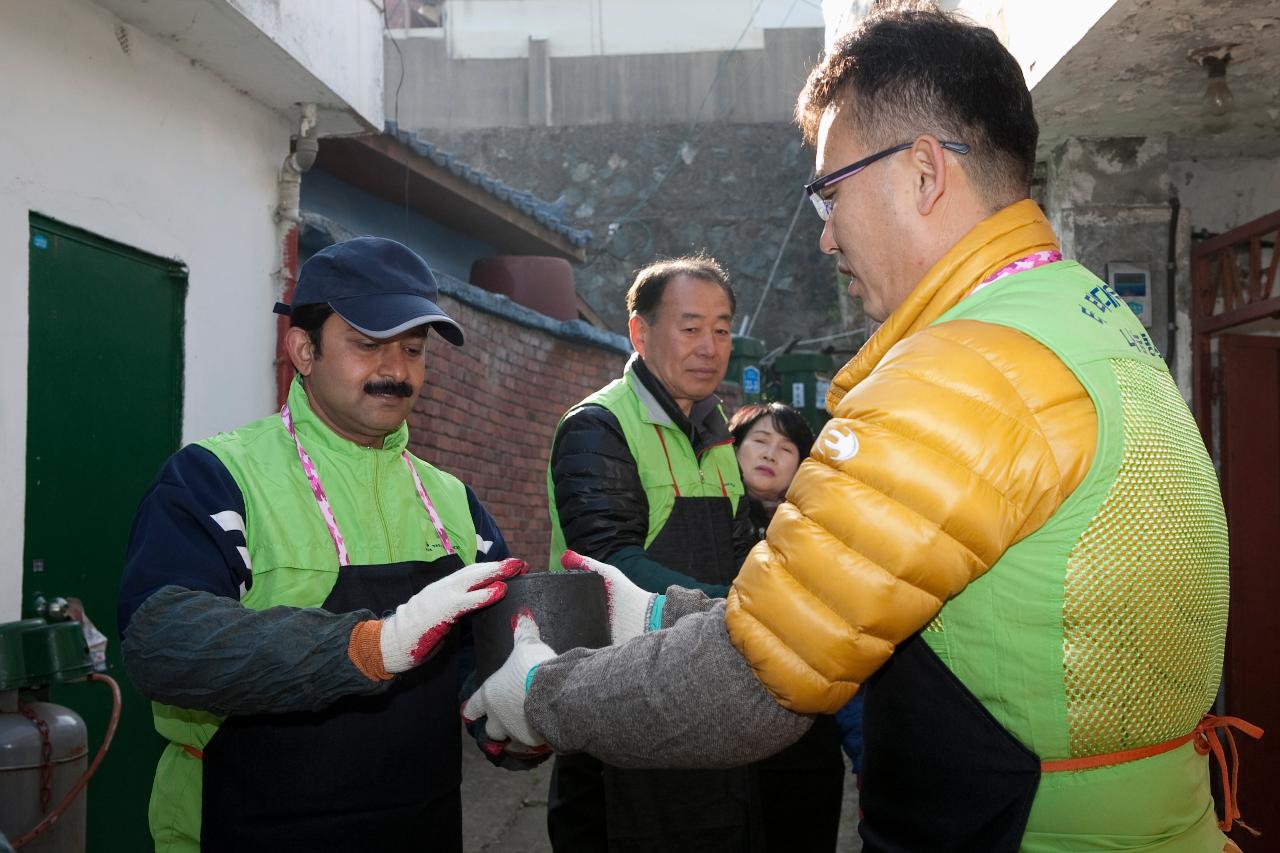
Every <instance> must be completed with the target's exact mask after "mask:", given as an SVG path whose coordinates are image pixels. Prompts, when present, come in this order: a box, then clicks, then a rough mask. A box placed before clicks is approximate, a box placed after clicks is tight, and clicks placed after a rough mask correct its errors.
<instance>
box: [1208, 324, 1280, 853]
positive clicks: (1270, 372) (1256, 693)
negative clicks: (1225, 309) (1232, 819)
mask: <svg viewBox="0 0 1280 853" xmlns="http://www.w3.org/2000/svg"><path fill="white" fill-rule="evenodd" d="M1218 367H1219V370H1220V371H1221V376H1222V395H1221V397H1220V401H1219V405H1220V406H1221V407H1222V408H1221V414H1220V423H1221V425H1222V439H1221V440H1222V451H1221V452H1222V487H1223V498H1224V501H1225V503H1226V509H1227V527H1228V529H1229V533H1230V541H1231V616H1230V622H1229V624H1228V629H1227V662H1226V673H1225V685H1224V693H1225V698H1226V712H1227V713H1228V714H1230V715H1232V716H1236V717H1243V718H1244V719H1246V720H1248V721H1249V722H1251V723H1253V724H1255V725H1258V726H1261V727H1262V728H1263V729H1265V730H1266V731H1267V736H1266V737H1264V738H1263V739H1262V740H1261V741H1255V740H1252V739H1250V738H1247V737H1241V738H1237V739H1236V742H1237V744H1238V745H1239V748H1240V767H1241V769H1240V793H1239V800H1240V812H1241V814H1243V815H1244V819H1245V820H1246V821H1248V823H1249V825H1250V826H1253V827H1254V828H1256V829H1259V830H1262V831H1263V832H1265V833H1267V834H1268V835H1273V834H1274V833H1276V832H1280V666H1278V665H1277V663H1276V656H1275V654H1274V649H1275V647H1276V641H1275V623H1276V605H1277V603H1280V562H1278V560H1277V556H1276V552H1277V548H1278V547H1280V338H1278V337H1268V336H1262V335H1231V334H1224V335H1221V336H1219V338H1218ZM1233 835H1235V836H1236V837H1237V840H1239V841H1240V842H1241V844H1244V843H1246V842H1247V841H1248V840H1249V836H1247V835H1246V834H1243V833H1233Z"/></svg>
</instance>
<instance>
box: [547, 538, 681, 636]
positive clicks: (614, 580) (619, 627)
mask: <svg viewBox="0 0 1280 853" xmlns="http://www.w3.org/2000/svg"><path fill="white" fill-rule="evenodd" d="M560 565H562V566H564V568H565V569H567V570H569V571H571V572H595V573H596V574H598V575H599V576H600V577H601V578H602V579H603V580H604V592H605V596H606V598H607V600H608V602H609V635H610V637H611V639H612V640H613V644H614V645H615V646H616V645H621V644H622V643H625V642H626V641H627V640H630V639H631V638H632V637H638V636H640V635H641V634H643V633H645V632H646V631H649V630H651V627H652V626H651V625H650V624H649V623H650V620H651V619H652V618H653V614H654V609H655V607H656V606H657V604H658V599H659V596H658V595H657V594H656V593H652V592H646V591H645V590H643V589H641V588H640V587H638V586H636V585H635V584H633V583H632V582H631V581H630V580H629V579H628V578H627V576H626V575H624V574H623V573H622V571H621V570H620V569H618V568H616V567H615V566H611V565H609V564H608V563H602V562H600V561H599V560H593V559H591V558H590V557H584V556H582V555H581V554H578V553H575V552H573V551H565V552H564V556H562V557H561V558H560ZM659 612H661V611H659Z"/></svg>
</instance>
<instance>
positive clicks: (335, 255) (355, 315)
mask: <svg viewBox="0 0 1280 853" xmlns="http://www.w3.org/2000/svg"><path fill="white" fill-rule="evenodd" d="M438 298H439V288H438V287H437V286H436V278H435V276H433V275H432V274H431V268H430V267H428V266H427V262H426V261H424V260H423V259H422V258H421V257H420V256H419V255H418V254H417V253H416V252H414V251H413V250H412V249H410V248H409V247H408V246H405V245H403V244H402V243H397V242H396V241H395V240H388V239H386V238H384V237H357V238H355V239H354V240H344V241H343V242H341V243H334V244H333V245H332V246H326V247H325V248H323V249H321V250H320V251H318V252H316V253H315V254H314V255H312V256H311V257H310V258H309V259H308V260H307V262H306V263H305V264H303V265H302V270H301V271H299V273H298V286H297V287H296V288H295V289H294V291H293V301H292V302H291V303H290V304H289V305H285V304H284V303H283V302H277V303H276V307H275V312H276V313H277V314H284V315H285V316H288V315H289V314H290V313H291V312H292V311H293V309H294V308H298V307H300V306H303V305H320V304H327V305H328V306H329V307H330V308H332V309H333V310H334V313H336V314H337V315H338V316H339V317H341V318H342V319H344V320H346V321H347V323H349V324H350V325H351V328H353V329H355V330H356V331H358V332H360V333H361V334H364V335H368V336H369V337H371V338H376V339H378V340H383V339H386V338H392V337H395V336H396V335H398V334H400V333H401V332H404V331H407V330H409V329H412V328H414V327H415V326H421V325H423V324H426V323H429V324H431V325H432V326H433V327H435V330H436V331H437V332H439V333H440V337H442V338H444V339H445V340H446V341H448V342H449V343H451V344H453V345H454V346H462V327H461V326H459V325H458V324H457V323H456V322H454V319H453V318H452V317H450V316H449V315H448V314H446V313H444V311H443V310H442V309H441V308H440V306H439V305H437V304H436V299H438Z"/></svg>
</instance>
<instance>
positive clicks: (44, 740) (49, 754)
mask: <svg viewBox="0 0 1280 853" xmlns="http://www.w3.org/2000/svg"><path fill="white" fill-rule="evenodd" d="M18 710H19V711H21V712H22V716H24V717H26V718H27V719H28V720H30V721H31V722H32V723H34V724H35V727H36V730H37V731H38V732H40V757H41V759H42V763H41V765H40V814H41V815H47V814H48V813H49V801H50V800H51V799H53V744H52V743H51V742H50V741H49V724H48V723H46V722H45V721H44V720H42V719H40V718H39V717H37V716H36V712H35V711H32V710H31V708H30V707H28V706H27V705H22V706H20V707H19V708H18Z"/></svg>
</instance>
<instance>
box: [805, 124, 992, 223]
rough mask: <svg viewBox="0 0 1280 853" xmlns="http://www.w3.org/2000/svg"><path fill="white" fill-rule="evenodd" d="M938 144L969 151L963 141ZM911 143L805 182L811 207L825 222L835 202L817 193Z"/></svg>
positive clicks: (956, 151)
mask: <svg viewBox="0 0 1280 853" xmlns="http://www.w3.org/2000/svg"><path fill="white" fill-rule="evenodd" d="M938 144H939V145H941V146H942V147H943V148H945V149H947V150H948V151H954V152H955V153H957V154H968V153H969V146H968V145H966V144H965V143H963V142H939V143H938ZM912 145H915V142H914V141H912V142H904V143H902V144H901V145H895V146H893V147H892V148H886V149H884V150H883V151H877V152H876V153H875V154H872V155H871V156H870V157H863V158H862V159H861V160H859V161H857V162H856V163H850V164H849V165H848V166H845V167H844V168H843V169H836V170H835V171H834V172H828V173H827V174H825V175H823V176H822V177H820V178H817V179H815V180H814V181H813V183H810V184H806V185H805V188H804V191H805V192H806V193H808V194H809V201H811V202H813V207H814V209H815V210H817V211H818V216H820V217H821V218H822V221H823V222H826V221H827V220H828V219H830V218H831V209H832V208H833V207H835V202H834V201H833V200H831V199H829V198H823V197H822V196H821V195H819V193H821V192H822V191H823V190H825V189H827V188H828V187H831V186H834V185H835V184H838V183H840V182H841V181H843V180H844V179H845V178H848V177H850V176H852V175H856V174H858V173H859V172H861V171H862V170H863V169H865V168H867V167H868V166H870V165H871V164H872V163H874V162H876V161H877V160H883V159H884V158H885V157H888V156H889V155H890V154H897V153H898V152H899V151H906V150H907V149H908V148H910V147H911V146H912Z"/></svg>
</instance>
